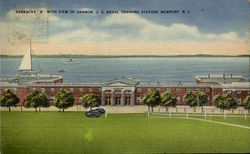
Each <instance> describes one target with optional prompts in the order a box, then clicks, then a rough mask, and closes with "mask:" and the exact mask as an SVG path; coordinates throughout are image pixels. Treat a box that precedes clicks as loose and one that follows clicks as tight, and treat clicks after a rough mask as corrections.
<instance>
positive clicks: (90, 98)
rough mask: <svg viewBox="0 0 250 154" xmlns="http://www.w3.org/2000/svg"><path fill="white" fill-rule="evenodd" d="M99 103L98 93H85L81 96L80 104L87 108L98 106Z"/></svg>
mask: <svg viewBox="0 0 250 154" xmlns="http://www.w3.org/2000/svg"><path fill="white" fill-rule="evenodd" d="M100 105H101V98H100V96H99V95H96V94H86V95H84V96H83V97H82V106H83V107H85V108H86V109H87V108H90V110H91V109H92V108H93V107H98V106H100Z"/></svg>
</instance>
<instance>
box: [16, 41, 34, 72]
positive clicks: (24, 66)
mask: <svg viewBox="0 0 250 154" xmlns="http://www.w3.org/2000/svg"><path fill="white" fill-rule="evenodd" d="M31 53H32V49H31V44H30V46H29V48H28V49H27V51H26V53H25V55H24V56H23V60H22V63H21V65H20V66H19V68H18V70H19V71H29V70H32V57H31V56H32V55H31Z"/></svg>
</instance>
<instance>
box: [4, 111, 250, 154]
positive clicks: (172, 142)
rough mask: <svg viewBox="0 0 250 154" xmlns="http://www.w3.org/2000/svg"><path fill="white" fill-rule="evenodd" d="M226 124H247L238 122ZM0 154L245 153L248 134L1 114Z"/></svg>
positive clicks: (191, 124)
mask: <svg viewBox="0 0 250 154" xmlns="http://www.w3.org/2000/svg"><path fill="white" fill-rule="evenodd" d="M218 120H222V119H221V117H218ZM243 120H244V121H243ZM231 121H232V122H233V123H235V121H237V122H236V123H237V124H242V125H245V126H247V125H249V123H250V120H249V118H248V119H247V120H245V119H244V118H242V117H233V118H232V119H231ZM231 121H230V120H229V118H228V119H227V121H226V122H231ZM1 150H2V153H3V154H5V153H10V154H13V153H15V154H16V153H25V154H28V153H36V154H37V153H53V154H54V153H72V154H73V153H74V154H76V153H180V152H186V153H194V152H198V153H201V152H203V153H204V152H205V153H213V152H215V153H218V152H223V153H228V152H231V153H232V152H233V153H234V152H243V153H247V152H250V129H245V128H238V127H233V126H226V125H221V124H216V123H209V122H206V121H196V120H191V119H186V118H167V117H166V118H157V117H150V118H148V117H147V114H110V115H108V118H107V119H106V118H105V117H101V118H97V119H91V118H86V117H85V116H84V113H80V112H65V113H62V112H37V113H35V112H1Z"/></svg>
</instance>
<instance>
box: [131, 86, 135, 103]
mask: <svg viewBox="0 0 250 154" xmlns="http://www.w3.org/2000/svg"><path fill="white" fill-rule="evenodd" d="M131 105H132V106H134V105H135V91H134V90H131Z"/></svg>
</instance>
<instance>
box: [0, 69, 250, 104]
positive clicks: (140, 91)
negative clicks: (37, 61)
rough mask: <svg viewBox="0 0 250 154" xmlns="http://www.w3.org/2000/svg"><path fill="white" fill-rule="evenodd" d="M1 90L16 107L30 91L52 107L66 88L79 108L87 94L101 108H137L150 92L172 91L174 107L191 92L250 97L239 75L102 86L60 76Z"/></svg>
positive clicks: (24, 80) (29, 79) (32, 78)
mask: <svg viewBox="0 0 250 154" xmlns="http://www.w3.org/2000/svg"><path fill="white" fill-rule="evenodd" d="M0 87H1V91H3V90H4V89H10V90H12V91H13V92H14V93H15V94H17V96H18V97H19V98H20V103H19V105H23V103H24V100H25V97H26V95H27V94H28V93H29V92H30V91H32V90H39V91H42V92H44V93H45V94H46V95H47V97H48V98H49V99H50V101H51V103H52V105H53V101H54V99H55V96H56V95H57V93H58V92H59V91H60V89H67V90H69V91H71V92H72V93H73V94H74V95H75V98H76V99H75V100H76V102H75V104H76V105H79V104H80V103H81V101H82V96H83V95H85V94H87V93H95V94H98V95H99V96H100V97H101V98H102V105H140V104H142V99H143V97H144V96H145V95H146V94H147V93H150V92H152V91H155V90H159V91H160V93H161V94H163V93H165V92H172V93H174V94H175V95H176V96H177V99H178V105H184V103H183V98H184V96H185V94H186V93H189V92H191V91H194V92H200V91H203V92H205V93H207V95H208V99H209V102H208V104H207V105H213V102H212V99H213V97H214V96H215V95H216V94H221V93H227V94H229V95H232V96H233V97H235V98H236V99H237V100H238V103H239V104H241V102H242V101H243V100H244V99H245V98H246V96H248V95H249V94H250V82H248V80H247V79H245V78H243V77H242V76H232V75H231V76H225V75H222V76H211V75H208V76H196V83H177V84H168V83H159V82H157V83H140V81H139V80H134V79H132V78H124V77H122V78H119V79H114V80H111V81H109V82H107V83H104V84H96V83H95V84H94V83H79V84H65V83H63V77H62V76H53V75H47V76H44V75H39V74H36V75H29V76H25V77H23V76H22V77H16V78H13V79H1V81H0Z"/></svg>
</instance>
